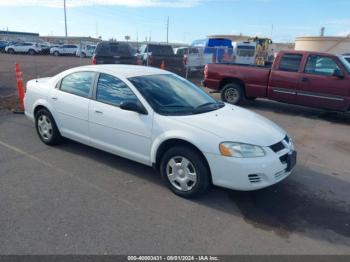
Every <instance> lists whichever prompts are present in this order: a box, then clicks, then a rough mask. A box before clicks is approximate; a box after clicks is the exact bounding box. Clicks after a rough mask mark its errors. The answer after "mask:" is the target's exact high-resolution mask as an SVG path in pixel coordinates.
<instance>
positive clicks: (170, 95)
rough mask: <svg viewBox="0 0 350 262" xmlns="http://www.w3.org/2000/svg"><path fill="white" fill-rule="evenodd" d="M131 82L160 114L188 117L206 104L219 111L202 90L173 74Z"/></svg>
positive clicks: (133, 79)
mask: <svg viewBox="0 0 350 262" xmlns="http://www.w3.org/2000/svg"><path fill="white" fill-rule="evenodd" d="M129 81H130V82H131V83H132V84H133V85H134V86H135V87H136V88H137V90H138V91H139V92H140V93H141V94H142V96H143V97H144V98H145V99H146V100H147V102H148V103H149V104H150V106H151V107H152V108H153V109H154V110H155V111H156V112H158V113H160V114H164V115H188V114H192V112H193V110H194V109H196V108H197V107H198V106H201V105H205V104H212V105H214V106H212V107H211V108H210V110H215V109H218V108H217V107H216V106H215V105H216V104H217V103H216V101H215V100H214V99H213V98H211V97H210V96H209V95H208V94H206V93H205V92H204V91H203V90H202V89H200V88H199V87H197V86H195V85H194V84H192V83H191V82H189V81H187V80H185V79H182V78H180V77H177V76H174V75H171V74H164V75H149V76H138V77H132V78H129Z"/></svg>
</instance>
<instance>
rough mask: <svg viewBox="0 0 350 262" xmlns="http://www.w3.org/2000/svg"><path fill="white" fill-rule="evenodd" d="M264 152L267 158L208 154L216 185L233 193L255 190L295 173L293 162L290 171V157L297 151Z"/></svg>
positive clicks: (267, 149) (269, 150) (206, 154)
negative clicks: (289, 155)
mask: <svg viewBox="0 0 350 262" xmlns="http://www.w3.org/2000/svg"><path fill="white" fill-rule="evenodd" d="M264 150H265V151H266V156H264V157H257V158H234V157H225V156H222V155H217V154H210V153H205V156H206V158H207V160H208V163H209V166H210V171H211V174H212V180H213V184H214V185H216V186H220V187H225V188H229V189H234V190H241V191H252V190H257V189H261V188H265V187H268V186H271V185H274V184H276V183H278V182H280V181H282V180H283V179H285V178H286V177H288V176H289V175H290V174H291V173H292V172H293V167H294V163H292V164H293V166H292V168H290V166H289V165H288V162H289V161H287V158H288V159H289V157H287V156H288V154H291V153H292V152H294V151H289V150H287V149H285V150H282V151H281V152H278V153H275V152H273V151H272V150H271V149H270V148H264ZM281 159H282V160H281ZM284 159H286V161H284Z"/></svg>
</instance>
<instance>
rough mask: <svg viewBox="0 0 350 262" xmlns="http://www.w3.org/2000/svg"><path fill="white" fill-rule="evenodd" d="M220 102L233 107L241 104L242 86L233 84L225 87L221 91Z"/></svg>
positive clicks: (242, 98)
mask: <svg viewBox="0 0 350 262" xmlns="http://www.w3.org/2000/svg"><path fill="white" fill-rule="evenodd" d="M221 100H222V101H224V102H227V103H230V104H233V105H239V104H241V103H242V102H243V100H244V92H243V88H242V86H240V85H238V84H235V83H230V84H227V85H225V86H224V87H223V88H222V90H221Z"/></svg>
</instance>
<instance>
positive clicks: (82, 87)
mask: <svg viewBox="0 0 350 262" xmlns="http://www.w3.org/2000/svg"><path fill="white" fill-rule="evenodd" d="M94 78H95V73H93V72H77V73H73V74H70V75H68V76H66V77H65V78H63V79H62V82H61V88H60V89H61V90H62V91H65V92H68V93H71V94H74V95H78V96H83V97H88V96H89V94H90V89H91V86H92V84H93V82H94Z"/></svg>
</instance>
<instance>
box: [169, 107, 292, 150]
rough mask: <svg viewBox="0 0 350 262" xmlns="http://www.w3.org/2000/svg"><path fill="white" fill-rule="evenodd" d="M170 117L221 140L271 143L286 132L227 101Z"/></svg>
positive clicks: (263, 144)
mask: <svg viewBox="0 0 350 262" xmlns="http://www.w3.org/2000/svg"><path fill="white" fill-rule="evenodd" d="M171 118H172V119H173V120H175V121H178V122H181V123H184V124H187V125H190V126H193V127H195V128H199V129H202V130H205V131H207V132H210V133H212V134H215V135H216V136H218V137H220V138H221V139H222V140H223V141H231V142H240V143H247V144H253V145H258V146H271V145H273V144H275V143H277V142H279V141H281V140H283V138H284V137H285V136H286V131H284V130H283V129H282V128H280V127H279V126H277V125H276V124H275V123H273V122H272V121H270V120H268V119H266V118H265V117H262V116H260V115H258V114H256V113H254V112H252V111H249V110H246V109H243V108H241V107H237V106H233V105H229V104H226V105H225V107H223V108H221V109H219V110H215V111H211V112H207V113H203V114H197V115H188V116H174V117H171Z"/></svg>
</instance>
